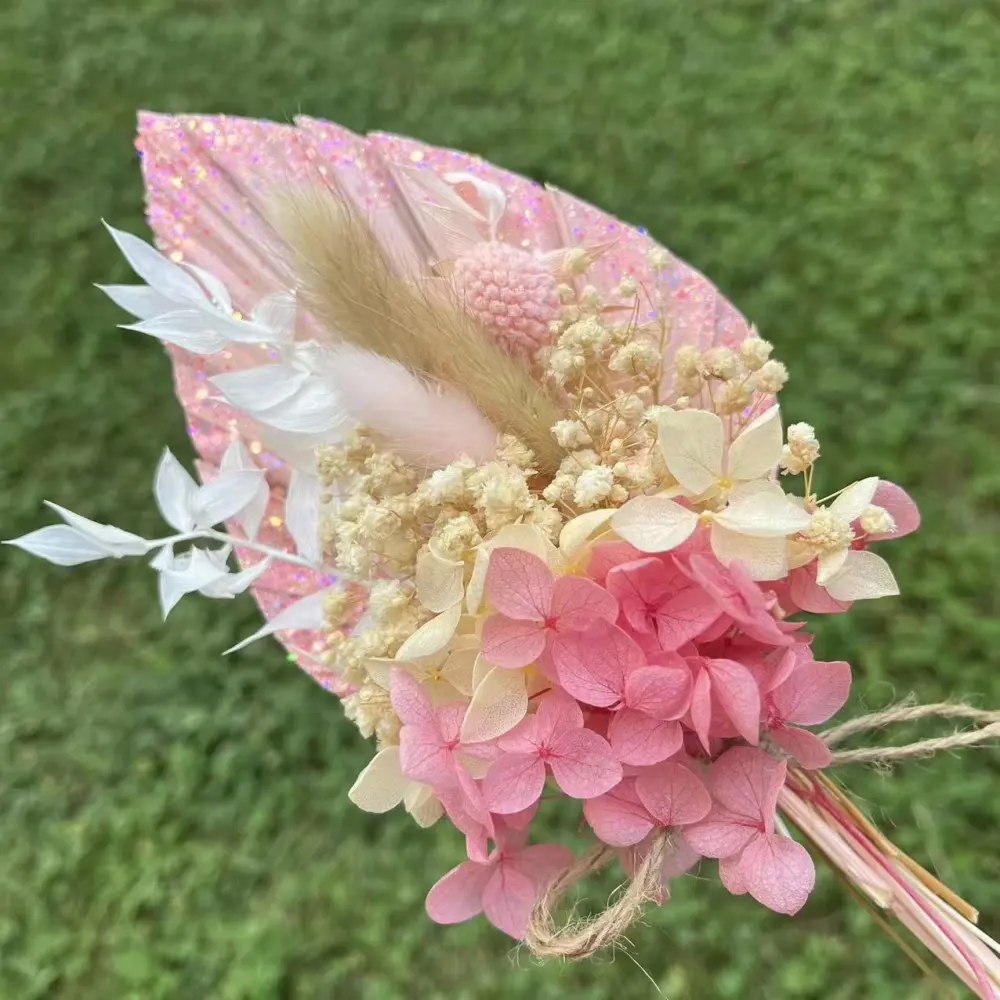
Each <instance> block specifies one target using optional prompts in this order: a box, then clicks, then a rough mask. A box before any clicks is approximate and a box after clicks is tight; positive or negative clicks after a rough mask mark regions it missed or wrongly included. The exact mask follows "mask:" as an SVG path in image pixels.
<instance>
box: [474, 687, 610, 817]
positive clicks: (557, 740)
mask: <svg viewBox="0 0 1000 1000" xmlns="http://www.w3.org/2000/svg"><path fill="white" fill-rule="evenodd" d="M497 745H498V747H499V749H500V750H501V751H502V755H501V756H500V757H499V759H498V760H496V761H495V762H494V763H493V764H492V766H491V767H490V769H489V771H488V772H487V774H486V777H485V779H484V780H483V797H484V799H485V801H486V803H487V805H488V806H489V809H490V811H491V812H495V813H500V814H506V813H517V812H521V811H522V810H524V809H528V808H530V807H531V806H533V805H534V804H535V803H536V802H537V801H538V798H539V796H540V795H541V794H542V789H543V788H544V786H545V777H546V774H547V772H548V771H551V772H552V776H553V778H555V781H556V784H557V785H558V786H559V787H560V789H562V791H563V792H565V793H566V795H568V796H570V797H571V798H574V799H589V798H593V797H594V796H596V795H601V794H603V793H604V792H606V791H607V790H608V789H609V788H613V787H614V786H615V785H616V784H618V782H619V781H621V777H622V769H621V764H619V762H618V759H617V757H616V756H615V754H614V752H613V750H612V749H611V746H610V745H609V744H608V741H607V740H605V739H604V737H602V736H599V735H598V734H597V733H595V732H593V731H592V730H590V729H585V728H584V724H583V712H582V711H581V710H580V706H579V705H578V704H577V703H576V702H575V701H574V700H573V699H572V698H570V697H569V696H568V695H567V694H564V693H563V692H562V691H559V690H554V691H552V692H551V693H550V694H548V695H546V696H545V697H544V698H542V700H541V703H540V704H539V706H538V711H537V712H535V714H534V715H529V716H528V717H527V718H526V719H524V720H523V721H522V722H520V723H518V724H517V725H516V726H515V727H514V728H513V729H512V730H511V731H510V732H509V733H506V734H504V735H503V736H501V737H500V738H499V740H497Z"/></svg>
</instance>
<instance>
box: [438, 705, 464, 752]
mask: <svg viewBox="0 0 1000 1000" xmlns="http://www.w3.org/2000/svg"><path fill="white" fill-rule="evenodd" d="M465 711H466V707H465V705H463V704H462V703H461V702H452V703H450V704H447V705H441V706H440V708H437V709H435V710H434V717H435V720H436V721H437V730H438V732H439V733H440V734H441V740H442V742H444V743H452V742H457V741H458V738H459V734H460V733H461V731H462V722H463V720H464V719H465Z"/></svg>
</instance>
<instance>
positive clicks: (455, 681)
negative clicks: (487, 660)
mask: <svg viewBox="0 0 1000 1000" xmlns="http://www.w3.org/2000/svg"><path fill="white" fill-rule="evenodd" d="M463 638H465V639H471V640H472V641H473V643H474V645H471V646H468V647H465V648H458V649H455V648H453V649H452V650H451V652H449V654H448V658H447V659H446V660H445V662H444V666H443V667H442V668H441V676H442V677H443V678H444V679H445V680H446V681H447V682H448V683H449V684H451V686H452V687H454V688H455V690H456V691H458V692H459V693H460V694H462V695H465V697H469V696H470V695H471V694H472V691H473V684H472V677H473V672H474V671H475V667H476V660H477V658H478V657H479V649H478V640H476V638H475V636H465V637H463ZM460 641H461V640H460V639H456V640H455V642H454V643H452V646H453V647H454V646H455V645H457V644H458V643H459V642H460Z"/></svg>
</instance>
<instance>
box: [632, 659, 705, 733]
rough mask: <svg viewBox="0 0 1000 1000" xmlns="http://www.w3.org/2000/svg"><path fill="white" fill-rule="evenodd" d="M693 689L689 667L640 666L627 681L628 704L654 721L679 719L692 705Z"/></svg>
mask: <svg viewBox="0 0 1000 1000" xmlns="http://www.w3.org/2000/svg"><path fill="white" fill-rule="evenodd" d="M681 663H682V664H683V661H681ZM692 686H693V685H692V680H691V671H690V670H689V669H688V668H687V666H685V665H681V666H670V667H667V666H649V667H639V668H638V669H637V670H633V671H632V672H631V673H630V674H629V675H628V677H626V679H625V704H626V705H627V706H628V707H629V708H634V709H635V710H636V711H638V712H643V713H644V714H646V715H650V716H652V717H653V718H654V719H679V718H680V717H681V716H682V715H684V713H685V712H686V711H687V710H688V707H689V706H690V704H691V691H692Z"/></svg>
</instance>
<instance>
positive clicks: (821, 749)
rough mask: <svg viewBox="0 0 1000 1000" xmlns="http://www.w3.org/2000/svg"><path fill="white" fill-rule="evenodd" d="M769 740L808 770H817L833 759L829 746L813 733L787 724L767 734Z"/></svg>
mask: <svg viewBox="0 0 1000 1000" xmlns="http://www.w3.org/2000/svg"><path fill="white" fill-rule="evenodd" d="M769 735H770V738H771V742H772V743H773V744H775V746H779V747H781V749H782V750H784V751H785V753H787V754H789V755H790V756H792V757H794V758H795V759H796V760H797V761H798V762H799V764H800V765H801V766H802V767H804V768H806V769H807V770H809V771H818V770H821V769H822V768H824V767H827V766H829V764H830V761H831V760H832V759H833V756H832V754H831V753H830V748H829V747H828V746H827V745H826V744H825V743H824V742H823V741H822V740H821V739H820V738H819V737H818V736H816V735H815V734H814V733H810V732H807V731H806V730H805V729H798V728H796V727H795V726H789V727H788V728H786V729H775V730H774V731H773V732H772V733H770V734H769Z"/></svg>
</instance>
